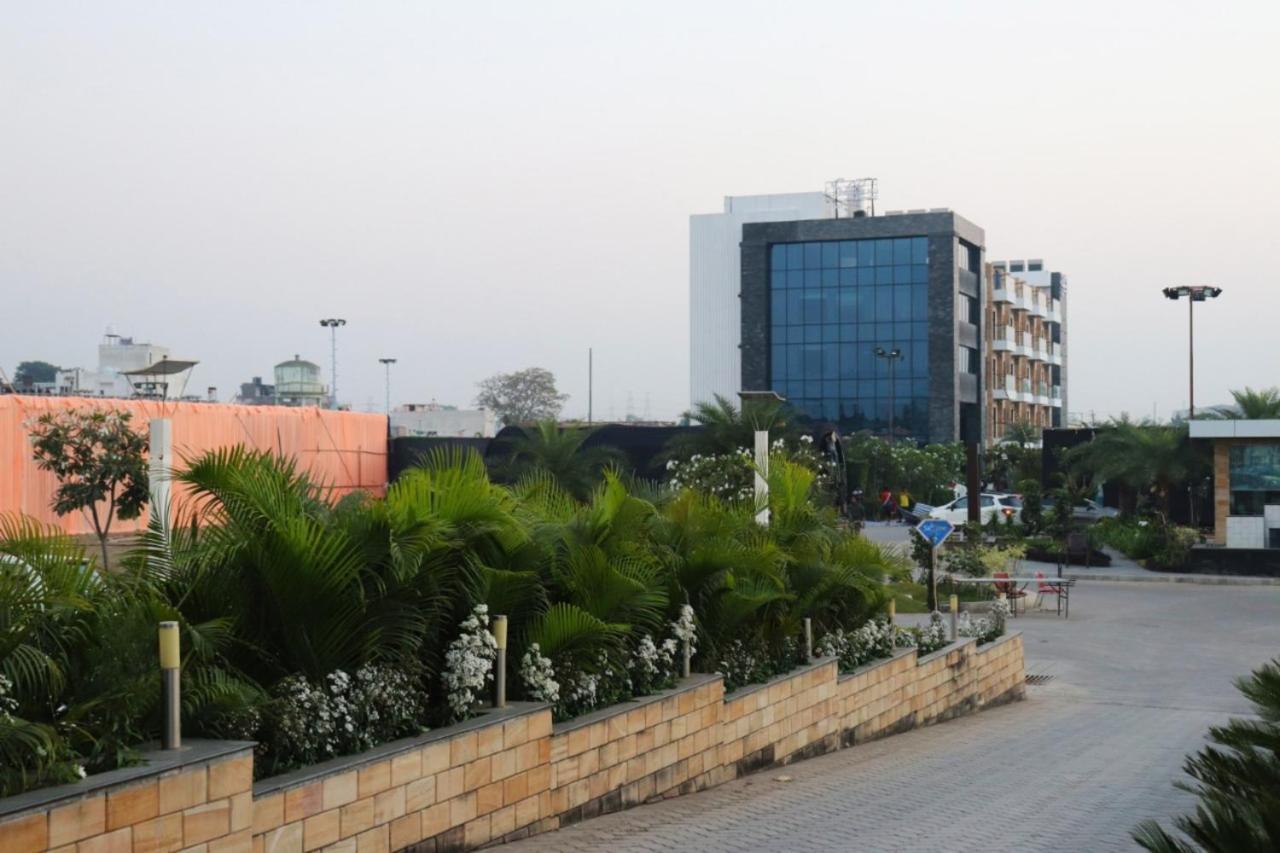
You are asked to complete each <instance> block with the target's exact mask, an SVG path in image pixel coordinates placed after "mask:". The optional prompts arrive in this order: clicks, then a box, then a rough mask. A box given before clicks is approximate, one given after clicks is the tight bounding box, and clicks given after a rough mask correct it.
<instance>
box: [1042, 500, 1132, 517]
mask: <svg viewBox="0 0 1280 853" xmlns="http://www.w3.org/2000/svg"><path fill="white" fill-rule="evenodd" d="M1040 505H1041V506H1042V507H1043V510H1042V511H1043V513H1044V515H1050V514H1052V513H1053V505H1054V499H1053V496H1052V495H1047V496H1045V498H1044V499H1043V500H1042V501H1041V502H1040ZM1118 515H1120V510H1118V509H1116V508H1115V507H1110V506H1103V505H1102V504H1100V503H1098V502H1097V501H1093V500H1090V499H1089V498H1085V499H1084V500H1083V501H1081V502H1079V503H1077V504H1076V505H1075V506H1074V507H1072V509H1071V517H1072V518H1074V519H1075V520H1076V521H1088V522H1094V521H1098V520H1099V519H1103V518H1115V517H1117V516H1118Z"/></svg>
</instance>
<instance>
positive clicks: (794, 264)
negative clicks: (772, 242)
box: [787, 243, 804, 270]
mask: <svg viewBox="0 0 1280 853" xmlns="http://www.w3.org/2000/svg"><path fill="white" fill-rule="evenodd" d="M787 269H789V270H802V269H804V243H789V244H787Z"/></svg>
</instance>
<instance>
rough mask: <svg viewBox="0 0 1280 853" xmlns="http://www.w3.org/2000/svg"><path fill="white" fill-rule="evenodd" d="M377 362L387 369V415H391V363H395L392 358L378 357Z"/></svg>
mask: <svg viewBox="0 0 1280 853" xmlns="http://www.w3.org/2000/svg"><path fill="white" fill-rule="evenodd" d="M378 362H379V363H380V364H381V365H382V366H383V367H385V368H386V369H387V417H391V365H393V364H395V363H396V360H395V359H394V358H380V359H378Z"/></svg>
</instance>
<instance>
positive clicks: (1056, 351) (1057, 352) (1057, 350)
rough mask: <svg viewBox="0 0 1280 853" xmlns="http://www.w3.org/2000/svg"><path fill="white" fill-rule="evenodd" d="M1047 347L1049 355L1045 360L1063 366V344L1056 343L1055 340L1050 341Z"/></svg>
mask: <svg viewBox="0 0 1280 853" xmlns="http://www.w3.org/2000/svg"><path fill="white" fill-rule="evenodd" d="M1045 347H1046V349H1047V357H1046V358H1045V361H1047V362H1049V363H1050V364H1056V365H1058V366H1059V367H1061V366H1062V345H1061V344H1055V343H1054V342H1053V341H1048V342H1047V343H1046V344H1045Z"/></svg>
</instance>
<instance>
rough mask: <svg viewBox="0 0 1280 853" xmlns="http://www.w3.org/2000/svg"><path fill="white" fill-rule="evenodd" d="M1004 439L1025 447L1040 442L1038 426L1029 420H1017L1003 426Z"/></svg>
mask: <svg viewBox="0 0 1280 853" xmlns="http://www.w3.org/2000/svg"><path fill="white" fill-rule="evenodd" d="M1003 440H1004V441H1006V442H1008V443H1010V444H1016V445H1017V446H1018V447H1026V446H1027V445H1030V444H1039V443H1040V427H1038V426H1036V425H1035V424H1032V423H1031V422H1029V421H1017V422H1015V423H1011V424H1009V425H1008V426H1006V427H1005V428H1004V439H1003Z"/></svg>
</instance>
